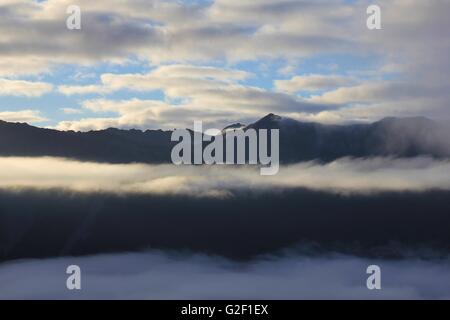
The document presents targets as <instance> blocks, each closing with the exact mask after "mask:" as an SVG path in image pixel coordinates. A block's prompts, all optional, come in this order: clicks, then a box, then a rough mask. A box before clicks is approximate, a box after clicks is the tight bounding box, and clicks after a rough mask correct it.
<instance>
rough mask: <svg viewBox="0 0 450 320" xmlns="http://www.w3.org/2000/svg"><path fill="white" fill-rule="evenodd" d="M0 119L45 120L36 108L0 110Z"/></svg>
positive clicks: (18, 120)
mask: <svg viewBox="0 0 450 320" xmlns="http://www.w3.org/2000/svg"><path fill="white" fill-rule="evenodd" d="M0 119H1V120H4V121H9V122H28V123H33V122H43V121H47V119H46V118H44V117H42V116H41V114H40V112H39V111H37V110H21V111H2V112H0Z"/></svg>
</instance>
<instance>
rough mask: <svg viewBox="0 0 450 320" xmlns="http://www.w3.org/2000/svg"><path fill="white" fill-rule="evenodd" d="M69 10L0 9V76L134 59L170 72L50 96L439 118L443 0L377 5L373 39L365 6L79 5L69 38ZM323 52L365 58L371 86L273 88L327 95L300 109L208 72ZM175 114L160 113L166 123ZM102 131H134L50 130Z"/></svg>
mask: <svg viewBox="0 0 450 320" xmlns="http://www.w3.org/2000/svg"><path fill="white" fill-rule="evenodd" d="M71 4H72V2H71V1H70V0H49V1H41V2H36V1H31V0H14V1H8V2H6V3H3V4H2V7H1V9H0V18H1V19H0V30H1V31H2V32H1V36H0V43H1V44H2V45H0V75H1V76H15V77H17V76H20V75H27V74H36V73H42V72H45V71H47V72H48V71H50V70H52V69H53V68H56V67H58V66H61V65H67V64H73V65H78V66H79V65H82V66H87V67H89V66H94V67H95V66H98V65H100V64H101V63H103V62H105V61H107V62H112V63H124V62H125V61H129V60H130V59H138V60H139V61H146V62H149V63H150V64H151V65H154V66H159V67H161V65H164V64H167V63H172V64H175V66H165V67H161V69H160V71H161V70H162V71H161V72H160V73H159V74H158V73H157V72H155V73H150V74H130V75H129V74H119V75H112V74H106V75H104V76H103V77H102V81H101V83H99V84H90V85H86V86H73V85H70V84H58V85H59V91H60V92H62V93H64V94H66V95H74V94H94V93H95V94H104V95H107V94H110V93H111V92H113V91H114V90H117V89H120V88H121V89H127V90H137V91H148V90H150V91H151V90H161V91H163V92H164V93H165V95H166V99H168V100H171V99H176V100H177V99H183V100H188V101H189V103H190V104H191V106H196V107H198V108H200V109H203V110H204V112H206V109H208V110H209V109H212V110H218V109H219V110H224V112H225V113H226V115H224V114H222V113H221V112H217V111H216V112H214V114H210V115H211V117H217V119H222V120H223V119H225V118H227V119H228V120H229V119H231V118H234V121H238V120H243V118H249V117H253V116H254V110H255V109H258V110H259V112H261V110H268V109H270V110H269V111H270V112H276V113H279V114H282V115H291V116H294V117H296V118H302V119H314V120H319V121H328V122H342V121H348V120H366V121H367V120H377V119H380V118H382V117H385V116H390V115H425V116H432V117H439V118H442V117H448V101H449V96H448V90H446V88H447V87H448V84H449V80H450V79H449V76H448V75H449V74H450V72H448V71H449V70H450V64H449V62H448V53H449V52H450V42H449V39H448V35H447V33H446V32H445V31H443V30H448V29H449V27H450V26H449V22H448V19H447V15H446V14H445V13H446V12H448V11H449V9H450V8H449V4H448V3H447V2H445V1H431V2H430V1H428V2H424V1H420V0H412V1H390V0H383V1H379V2H378V4H379V5H380V6H381V7H382V12H383V26H384V28H383V30H377V31H370V30H368V29H367V28H366V18H367V15H366V8H367V6H368V5H369V4H372V3H371V2H370V1H366V0H364V1H358V2H348V1H344V0H327V1H303V0H298V1H284V0H279V1H268V0H261V1H247V0H245V1H235V0H232V1H230V0H226V1H225V0H216V1H213V2H193V3H191V2H179V1H159V0H132V1H128V2H127V3H126V4H124V3H123V1H119V0H112V1H111V0H110V1H106V0H101V1H95V3H93V2H92V1H88V0H81V1H78V5H80V7H81V8H82V12H83V26H84V27H83V29H82V30H80V31H77V32H72V31H69V30H67V29H66V28H65V19H66V18H67V15H66V8H67V6H69V5H71ZM29 30H33V32H32V33H30V32H29ZM413 31H414V32H413ZM324 53H326V55H331V56H332V57H333V55H334V54H338V55H345V56H347V55H349V54H350V55H351V56H352V57H353V56H354V55H357V56H360V57H364V58H366V59H370V58H373V59H375V60H376V61H377V63H374V64H373V65H372V64H371V63H369V69H370V68H371V69H372V70H367V72H368V73H370V72H378V77H379V78H380V79H382V80H383V82H382V83H373V82H372V81H360V80H361V78H362V79H363V80H367V75H359V76H360V79H358V80H359V81H358V84H357V85H353V84H352V83H349V82H347V80H348V79H347V80H345V79H340V78H333V77H341V76H332V77H331V79H330V77H329V76H328V79H324V78H325V77H327V76H325V75H320V74H318V75H313V76H308V77H306V78H305V76H302V77H300V78H293V79H290V80H281V81H280V82H276V83H275V85H274V86H275V89H276V88H278V89H280V91H283V92H285V93H295V92H296V91H297V90H299V89H301V88H308V90H316V89H324V90H331V91H330V92H326V93H324V94H323V95H321V96H317V97H314V98H313V99H311V100H309V101H304V100H301V99H299V98H298V97H296V96H295V95H294V96H293V95H292V94H281V93H279V92H274V91H273V90H270V89H267V88H265V89H262V88H260V87H254V86H248V85H243V84H242V83H241V82H240V81H242V80H244V79H247V78H246V77H247V74H246V72H245V71H242V70H218V69H217V68H213V67H210V65H217V62H219V63H220V64H221V65H227V66H230V65H236V66H237V65H239V63H241V62H243V61H247V60H253V61H258V62H268V61H269V62H270V61H273V60H278V59H281V60H283V61H284V62H286V61H292V62H293V63H294V64H296V63H299V62H301V61H302V60H303V59H304V58H307V57H317V58H318V59H319V60H320V57H321V56H322V55H323V54H324ZM430 57H432V58H430ZM319 62H320V63H322V62H321V61H319ZM331 63H334V61H331ZM190 64H197V65H202V66H203V67H199V66H197V67H192V66H190ZM204 65H209V66H204ZM299 65H300V64H299ZM374 68H376V70H373V69H374ZM350 69H352V66H350ZM357 69H359V68H357ZM90 71H91V70H89V72H90ZM164 71H165V72H164ZM348 71H349V72H348V74H351V73H352V70H348ZM353 71H354V70H353ZM393 73H394V75H395V78H396V79H394V80H393V81H388V80H386V79H387V78H389V79H392V78H393ZM205 74H208V76H207V77H206V76H205ZM170 75H174V76H173V77H171V76H170ZM186 75H189V77H186ZM202 75H203V76H202ZM354 75H355V76H356V73H354ZM351 85H352V87H350V88H349V87H348V86H351ZM300 87H301V88H300ZM19 91H20V90H19ZM183 102H185V101H183ZM336 104H340V108H337V107H336ZM355 104H358V105H357V106H355ZM330 105H331V106H330ZM225 108H226V110H225ZM189 110H190V109H189ZM185 111H187V110H183V114H185V113H186V112H185ZM195 112H196V110H195V109H194V111H192V113H195ZM168 114H169V113H167V115H168ZM179 115H180V113H177V112H176V113H175V114H173V115H172V117H171V118H170V119H171V120H170V123H171V125H172V124H174V123H175V120H176V118H175V117H177V116H179ZM136 117H137V115H134V116H133V115H130V116H129V118H130V119H131V118H133V119H134V118H136ZM239 118H240V119H239ZM156 120H158V121H165V120H166V119H165V118H164V117H161V118H157V119H155V118H151V119H149V120H148V122H147V123H146V125H147V126H151V125H152V124H153V123H154V121H156ZM217 121H219V120H217ZM241 122H243V121H241ZM106 123H108V124H114V125H122V126H133V125H139V124H142V123H137V124H136V123H134V122H133V121H127V119H125V117H123V115H119V116H118V117H114V118H110V119H108V118H104V117H101V118H99V119H95V118H88V119H83V120H82V122H79V123H77V122H71V123H69V122H64V123H61V125H60V126H61V127H63V128H72V129H75V130H76V129H81V128H101V127H102V126H104V125H105V124H106ZM222 123H223V121H222ZM183 125H184V126H185V125H186V124H183Z"/></svg>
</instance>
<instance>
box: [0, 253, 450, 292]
mask: <svg viewBox="0 0 450 320" xmlns="http://www.w3.org/2000/svg"><path fill="white" fill-rule="evenodd" d="M373 264H375V265H379V266H380V267H381V270H382V290H381V291H369V290H368V289H367V287H366V280H367V277H368V276H367V274H366V270H367V267H368V266H369V265H373ZM69 265H78V266H80V267H81V271H82V279H81V280H82V290H81V291H78V292H74V291H68V290H67V289H66V279H67V275H66V273H65V272H66V269H67V267H68V266H69ZM0 283H1V284H2V285H1V286H0V299H182V300H183V299H275V300H276V299H288V300H292V299H294V300H296V299H450V288H449V286H448V283H450V260H448V259H446V260H440V261H421V260H418V259H417V260H416V259H406V260H398V261H384V260H377V259H363V258H356V257H351V256H337V255H334V256H333V255H330V256H322V257H305V256H301V255H292V256H285V257H283V258H273V257H267V258H265V259H264V258H261V259H258V260H254V261H251V262H249V263H235V262H231V261H228V260H225V259H221V258H215V257H207V256H203V255H175V254H166V253H161V252H148V253H140V254H118V255H98V256H92V257H85V258H61V259H49V260H39V261H38V260H36V261H20V262H11V263H6V264H2V265H0Z"/></svg>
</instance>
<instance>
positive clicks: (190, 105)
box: [58, 65, 335, 131]
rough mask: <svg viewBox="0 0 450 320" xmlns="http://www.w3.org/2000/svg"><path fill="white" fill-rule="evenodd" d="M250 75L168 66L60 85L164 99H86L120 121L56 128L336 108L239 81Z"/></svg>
mask: <svg viewBox="0 0 450 320" xmlns="http://www.w3.org/2000/svg"><path fill="white" fill-rule="evenodd" d="M249 77H251V74H249V73H248V72H244V71H240V70H233V69H224V68H215V67H214V68H213V67H199V66H194V65H167V66H162V67H158V68H155V69H154V70H153V71H151V72H149V73H146V74H103V75H102V76H101V82H102V83H101V84H97V85H88V86H60V87H59V91H60V92H62V93H65V94H68V95H71V94H86V93H97V94H105V93H111V92H114V91H117V90H123V89H127V90H132V91H142V92H151V91H162V92H164V94H165V97H166V99H165V100H166V101H164V102H162V101H160V100H141V99H136V98H134V99H131V100H124V101H118V100H107V99H96V100H88V101H84V102H83V106H84V107H85V108H87V109H89V110H91V111H94V112H103V111H108V112H114V113H117V114H118V117H114V118H110V119H104V118H94V117H93V118H88V119H82V120H77V121H64V122H61V123H59V125H58V128H59V129H62V130H78V131H84V130H89V129H100V128H105V125H109V126H111V125H112V126H116V127H128V128H130V127H135V128H148V127H156V128H160V127H163V128H169V129H173V128H175V127H189V126H191V125H192V123H193V121H194V120H199V119H201V120H202V121H204V122H208V123H212V122H214V123H220V125H221V126H224V125H226V124H227V121H229V120H230V119H233V118H236V117H239V118H240V119H242V118H245V117H246V118H257V117H258V115H260V114H261V111H266V112H271V111H273V110H278V111H280V112H310V113H317V112H320V111H323V110H330V109H334V108H335V106H334V105H332V104H320V103H314V102H308V101H306V100H304V99H301V98H298V97H296V96H292V95H288V94H285V93H279V92H273V91H271V90H266V89H261V88H258V87H254V86H248V85H243V84H241V83H240V82H241V81H242V80H245V79H247V78H249ZM174 101H175V102H174ZM237 114H239V116H237ZM158 123H159V126H158Z"/></svg>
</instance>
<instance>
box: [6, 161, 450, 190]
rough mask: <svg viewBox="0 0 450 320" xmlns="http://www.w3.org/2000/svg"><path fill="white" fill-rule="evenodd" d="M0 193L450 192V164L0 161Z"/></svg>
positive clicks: (399, 162) (437, 162)
mask: <svg viewBox="0 0 450 320" xmlns="http://www.w3.org/2000/svg"><path fill="white" fill-rule="evenodd" d="M0 167H1V168H2V170H1V172H0V188H1V189H3V190H16V191H20V190H22V189H39V190H46V189H55V188H56V189H64V190H67V191H74V192H85V193H91V192H107V193H119V194H122V193H124V194H127V193H137V194H159V195H162V194H167V195H190V196H194V197H227V196H231V195H233V191H236V190H251V191H264V190H266V191H270V190H275V189H286V188H305V189H310V190H317V191H326V192H338V193H373V192H388V191H397V192H402V191H426V190H450V175H449V174H448V173H449V172H450V161H448V160H435V159H432V158H426V157H424V158H413V159H392V158H371V159H349V158H344V159H340V160H337V161H335V162H331V163H328V164H319V163H316V162H305V163H300V164H296V165H291V166H284V167H281V170H280V173H279V174H278V175H276V176H270V177H268V176H260V174H259V170H258V168H256V167H234V166H233V167H230V166H179V167H177V166H175V165H145V164H123V165H120V164H99V163H89V162H78V161H73V160H67V159H60V158H16V157H4V158H0Z"/></svg>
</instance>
